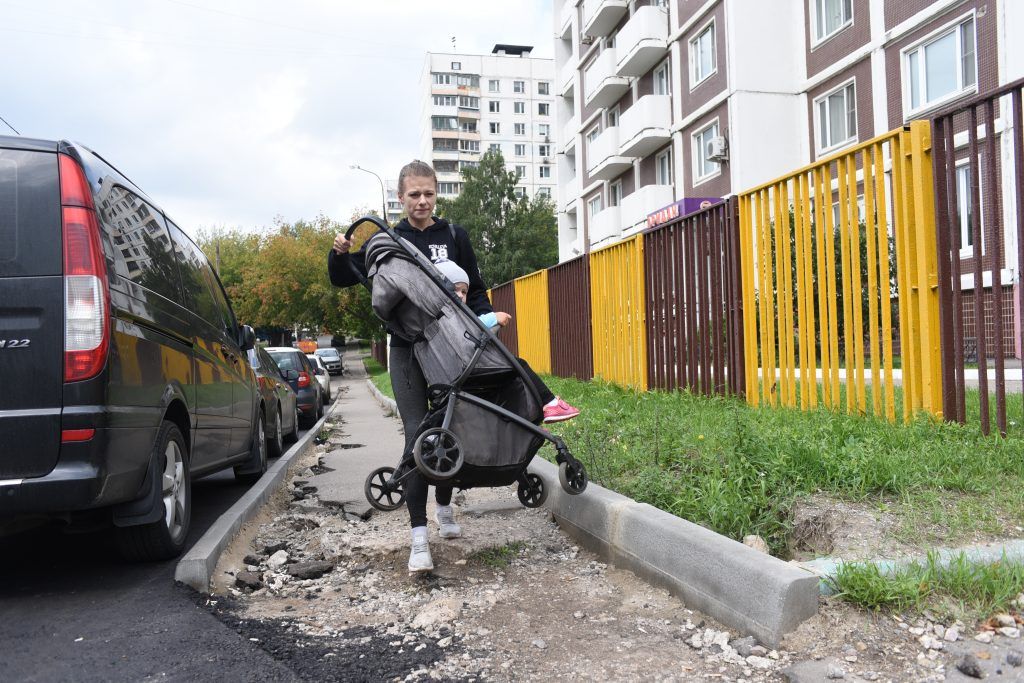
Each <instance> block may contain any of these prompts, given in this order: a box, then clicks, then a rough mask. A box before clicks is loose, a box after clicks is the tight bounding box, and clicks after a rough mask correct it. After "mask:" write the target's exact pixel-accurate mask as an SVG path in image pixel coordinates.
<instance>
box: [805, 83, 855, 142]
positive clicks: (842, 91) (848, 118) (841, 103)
mask: <svg viewBox="0 0 1024 683" xmlns="http://www.w3.org/2000/svg"><path fill="white" fill-rule="evenodd" d="M814 105H815V113H816V114H817V121H816V124H817V126H818V151H825V150H829V149H833V148H835V147H839V146H840V145H845V144H846V143H848V142H852V141H854V140H856V139H857V89H856V86H855V84H854V82H853V81H850V82H849V83H846V84H844V85H841V86H839V87H838V88H836V89H835V90H833V91H832V92H830V93H828V94H826V95H825V96H823V97H820V98H818V99H816V100H814Z"/></svg>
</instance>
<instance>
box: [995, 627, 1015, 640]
mask: <svg viewBox="0 0 1024 683" xmlns="http://www.w3.org/2000/svg"><path fill="white" fill-rule="evenodd" d="M997 630H998V631H999V632H1000V633H1001V634H1003V635H1004V636H1006V637H1007V638H1020V629H1019V628H1014V627H1012V626H1004V627H1002V628H1001V629H997Z"/></svg>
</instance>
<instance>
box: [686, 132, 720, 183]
mask: <svg viewBox="0 0 1024 683" xmlns="http://www.w3.org/2000/svg"><path fill="white" fill-rule="evenodd" d="M717 137H718V121H715V122H714V123H712V124H711V125H710V126H707V127H705V128H702V129H701V130H699V131H697V132H696V133H694V134H693V176H694V178H695V179H697V180H703V179H705V178H710V177H711V176H714V175H717V174H718V173H719V171H720V170H721V166H720V165H719V163H718V162H717V161H712V160H711V159H709V158H708V157H709V156H710V152H711V150H710V149H709V148H710V146H711V140H712V138H717Z"/></svg>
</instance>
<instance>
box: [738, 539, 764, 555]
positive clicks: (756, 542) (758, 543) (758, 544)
mask: <svg viewBox="0 0 1024 683" xmlns="http://www.w3.org/2000/svg"><path fill="white" fill-rule="evenodd" d="M743 545H745V546H747V547H748V548H753V549H754V550H756V551H758V552H759V553H764V554H766V555H767V554H768V543H767V542H766V541H765V540H764V539H763V538H761V537H760V536H758V535H757V534H750V535H749V536H744V537H743Z"/></svg>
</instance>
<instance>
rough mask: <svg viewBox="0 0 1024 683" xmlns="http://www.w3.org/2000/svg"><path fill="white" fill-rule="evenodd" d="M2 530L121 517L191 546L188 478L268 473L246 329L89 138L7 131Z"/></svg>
mask: <svg viewBox="0 0 1024 683" xmlns="http://www.w3.org/2000/svg"><path fill="white" fill-rule="evenodd" d="M0 245H2V249H0V321H3V325H2V326H0V377H2V378H3V387H4V390H3V391H2V392H0V532H2V531H5V530H12V529H16V528H18V527H19V526H22V525H23V524H24V522H25V520H26V519H33V520H35V519H50V520H59V521H62V522H64V523H66V524H68V525H69V526H71V527H73V528H93V527H95V526H96V525H97V523H100V524H110V525H112V526H113V529H114V532H115V536H116V539H117V545H118V547H119V548H120V551H121V553H122V554H123V555H124V556H125V557H127V558H131V559H139V560H159V559H167V558H170V557H174V556H176V555H178V554H179V553H180V552H181V550H182V549H183V548H184V544H185V539H186V537H187V536H188V531H189V525H190V521H191V505H192V489H191V483H190V482H191V480H192V479H194V478H196V477H200V476H203V475H206V474H210V473H211V472H215V471H217V470H222V469H225V468H229V467H234V469H235V475H236V476H237V477H238V478H239V479H242V480H245V481H250V480H254V479H256V478H258V477H259V476H260V475H261V474H262V473H263V472H264V471H265V469H266V462H267V450H266V444H265V439H264V431H265V430H264V423H263V411H262V406H261V398H260V393H259V391H258V386H257V382H256V377H255V375H254V374H253V371H252V369H251V368H250V367H249V365H248V363H246V357H245V352H246V350H248V349H250V348H252V346H253V342H254V339H255V337H254V334H253V331H252V328H250V327H249V326H247V325H239V324H238V322H237V320H236V319H235V314H234V312H233V311H232V309H231V304H230V303H229V301H228V297H227V295H226V294H225V292H224V288H223V287H222V286H221V283H220V280H219V279H218V278H217V274H216V273H215V272H214V270H213V268H212V267H211V266H210V263H209V261H208V260H207V258H206V256H205V255H204V254H203V252H202V251H201V250H200V249H199V247H197V246H196V244H195V243H194V242H193V241H192V240H191V239H189V237H188V236H187V235H186V234H185V233H184V231H182V230H181V228H179V227H178V226H177V225H176V224H175V223H174V221H173V220H171V218H170V217H169V216H168V215H167V214H166V213H165V212H164V211H163V210H162V209H161V208H160V207H159V206H157V204H156V203H155V202H154V201H153V200H152V199H150V198H149V197H148V196H147V195H146V194H145V193H144V192H143V191H142V190H140V189H139V188H138V187H137V186H136V185H135V184H134V183H133V182H132V181H131V180H129V179H128V178H127V177H126V176H125V175H123V174H122V173H120V172H119V171H118V170H117V169H115V168H114V167H113V166H111V165H110V164H109V163H108V162H107V161H106V160H104V159H103V158H102V157H100V156H99V155H97V154H95V153H94V152H92V151H91V150H89V149H88V148H86V147H84V146H82V145H79V144H76V143H70V142H66V141H63V140H62V141H50V140H34V139H29V138H23V137H0Z"/></svg>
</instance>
